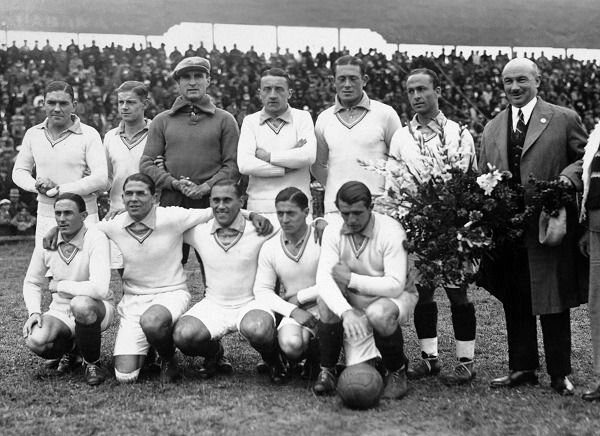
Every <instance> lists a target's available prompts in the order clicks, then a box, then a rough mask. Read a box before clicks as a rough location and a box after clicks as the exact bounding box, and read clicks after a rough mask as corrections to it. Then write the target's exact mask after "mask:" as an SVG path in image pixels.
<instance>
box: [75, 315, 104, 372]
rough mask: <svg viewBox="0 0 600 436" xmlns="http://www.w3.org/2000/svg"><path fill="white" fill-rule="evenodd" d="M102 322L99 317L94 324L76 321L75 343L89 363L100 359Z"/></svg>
mask: <svg viewBox="0 0 600 436" xmlns="http://www.w3.org/2000/svg"><path fill="white" fill-rule="evenodd" d="M101 323H102V320H101V319H97V320H96V322H94V323H92V324H80V323H78V322H75V343H76V344H77V348H79V352H80V353H81V355H82V356H83V359H84V360H85V361H86V362H88V363H94V362H96V361H97V360H98V359H100V343H101V340H102V336H101V332H100V325H101Z"/></svg>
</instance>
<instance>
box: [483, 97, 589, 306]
mask: <svg viewBox="0 0 600 436" xmlns="http://www.w3.org/2000/svg"><path fill="white" fill-rule="evenodd" d="M509 116H510V111H509V109H508V108H507V109H505V110H503V111H502V112H500V113H499V114H498V115H497V116H496V117H495V118H494V119H493V120H491V121H490V122H489V123H488V124H487V125H486V126H485V129H484V131H483V135H482V140H481V150H480V156H479V168H486V167H487V164H488V163H490V164H491V165H494V166H495V167H496V168H498V169H500V170H508V169H509V165H508V150H507V148H508V147H507V145H508V125H509V119H508V117H509ZM586 142H587V133H586V131H585V128H584V127H583V124H582V123H581V119H580V117H579V115H577V113H575V112H574V111H572V110H571V109H567V108H564V107H560V106H556V105H553V104H550V103H547V102H545V101H543V100H542V99H540V98H539V97H538V101H537V103H536V105H535V107H534V109H533V112H532V113H531V117H530V119H529V124H528V127H527V135H526V137H525V143H524V145H523V152H522V154H521V162H520V172H521V174H520V176H521V181H522V184H523V186H524V187H525V191H526V192H525V204H528V202H529V201H530V199H531V193H532V192H533V187H532V186H531V185H530V184H529V183H528V181H529V177H530V175H533V176H534V177H535V178H536V179H540V180H551V179H555V178H557V177H558V176H560V175H564V176H566V177H568V178H569V179H570V180H571V182H572V183H573V185H574V186H575V187H576V188H577V190H578V191H581V190H582V181H581V173H582V169H581V164H582V157H583V150H584V147H585V144H586ZM537 218H538V217H537V216H536V217H535V218H533V219H531V220H530V222H529V223H528V226H527V229H526V231H525V236H524V239H525V246H526V248H527V254H528V258H529V273H530V287H531V300H532V307H533V314H547V313H557V312H562V311H564V310H566V309H567V308H570V307H575V306H578V305H579V304H581V303H584V302H585V301H586V299H587V289H586V287H587V286H586V280H585V271H584V270H582V269H581V266H582V265H585V264H586V261H585V260H584V259H583V258H582V257H580V254H579V250H578V249H577V239H578V236H579V228H578V219H577V210H576V208H575V207H573V208H572V210H568V211H567V236H566V237H565V238H564V240H563V242H562V244H561V245H560V246H558V247H547V246H544V245H541V244H540V243H539V242H538V240H537V235H538V223H537V221H538V219H537ZM507 255H508V256H510V250H509V251H508V252H504V256H507ZM486 268H488V269H489V268H492V269H495V271H488V272H489V273H491V274H488V277H487V279H488V280H487V281H488V287H489V288H490V289H489V290H490V291H491V292H492V293H494V294H497V295H498V296H500V297H501V296H502V295H506V294H507V291H508V290H507V289H503V285H504V283H503V280H502V277H505V276H506V274H507V272H508V271H506V270H503V265H502V260H501V259H499V261H498V262H495V265H493V266H490V265H489V264H488V265H486ZM484 274H486V272H485V271H484Z"/></svg>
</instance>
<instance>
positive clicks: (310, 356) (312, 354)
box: [304, 337, 321, 363]
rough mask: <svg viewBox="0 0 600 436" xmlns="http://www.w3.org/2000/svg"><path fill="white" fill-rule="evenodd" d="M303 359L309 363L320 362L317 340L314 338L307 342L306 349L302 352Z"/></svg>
mask: <svg viewBox="0 0 600 436" xmlns="http://www.w3.org/2000/svg"><path fill="white" fill-rule="evenodd" d="M304 357H305V358H306V359H307V360H308V361H309V362H316V363H318V362H320V360H321V359H320V353H319V340H318V339H317V338H316V337H312V338H310V340H309V341H308V348H307V349H306V351H305V352H304Z"/></svg>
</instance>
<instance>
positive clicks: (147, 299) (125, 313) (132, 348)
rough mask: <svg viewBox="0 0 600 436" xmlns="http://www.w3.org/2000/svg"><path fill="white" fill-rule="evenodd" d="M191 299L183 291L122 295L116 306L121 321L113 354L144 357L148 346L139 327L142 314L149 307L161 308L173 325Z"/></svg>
mask: <svg viewBox="0 0 600 436" xmlns="http://www.w3.org/2000/svg"><path fill="white" fill-rule="evenodd" d="M191 299H192V297H191V295H190V293H189V292H188V291H187V290H185V289H181V290H177V291H171V292H162V293H160V294H150V295H131V294H125V295H123V298H122V299H121V302H120V303H119V305H118V306H117V310H118V312H119V316H120V318H121V320H120V324H119V330H118V331H117V337H116V339H115V351H114V352H113V354H114V355H115V356H122V355H146V353H148V349H149V348H150V344H149V343H148V339H147V338H146V334H145V333H144V331H143V330H142V326H141V325H140V317H141V316H142V315H143V313H144V312H145V311H146V310H148V309H149V308H150V307H151V306H154V305H159V306H163V307H164V308H166V309H167V310H168V311H169V312H170V313H171V318H172V322H173V323H175V321H177V320H178V319H179V317H180V316H181V315H182V314H183V312H185V310H186V309H187V307H188V305H189V304H190V301H191Z"/></svg>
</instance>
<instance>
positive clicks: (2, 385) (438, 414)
mask: <svg viewBox="0 0 600 436" xmlns="http://www.w3.org/2000/svg"><path fill="white" fill-rule="evenodd" d="M32 250H33V243H32V242H27V243H19V244H12V245H0V277H1V278H2V279H1V280H0V434H1V435H29V434H40V435H71V434H78V435H104V434H111V435H137V434H140V435H146V434H168V435H186V434H227V435H229V434H245V435H246V434H252V435H253V434H258V435H271V434H278V435H281V434H294V435H305V434H306V435H308V434H310V435H313V434H318V435H321V434H323V435H340V434H353V435H359V434H360V435H404V434H406V435H412V434H441V435H446V434H449V435H454V434H456V435H465V434H466V435H596V434H599V433H600V403H596V404H594V403H592V404H589V403H586V402H584V401H583V400H581V398H580V394H581V392H582V391H583V390H584V389H585V388H586V387H587V386H588V385H589V384H590V383H591V381H592V377H591V368H592V364H591V353H590V351H589V347H590V335H589V327H588V326H589V323H588V318H587V309H586V308H585V307H581V308H578V309H576V310H573V311H572V331H573V356H572V361H573V375H572V377H571V380H572V381H573V382H574V384H575V386H576V388H577V394H576V395H575V396H574V397H571V398H563V397H560V396H558V395H556V394H554V393H553V391H552V390H551V389H550V387H549V378H548V376H547V375H546V374H545V371H540V376H541V377H540V386H537V387H524V388H518V389H512V390H491V389H490V388H489V387H488V383H489V380H490V379H491V378H492V377H495V376H498V375H501V374H504V372H505V371H507V361H506V360H507V350H506V338H505V330H504V319H503V315H502V307H501V305H500V304H499V303H498V302H497V301H496V300H494V299H493V298H492V297H491V296H489V295H488V294H487V293H486V292H485V291H482V290H475V291H474V292H473V293H472V299H473V301H474V302H475V306H476V310H477V328H478V332H477V337H478V343H477V348H476V369H477V377H476V379H475V380H474V382H473V383H472V384H469V385H467V386H461V387H454V388H449V387H446V386H444V385H443V384H442V383H441V382H440V381H439V380H438V379H437V378H430V379H426V380H420V381H409V386H410V392H409V394H408V395H407V397H406V398H404V399H402V400H399V401H388V400H386V401H382V402H381V404H380V405H379V407H377V408H376V409H373V410H370V411H365V412H357V411H352V410H348V409H345V408H344V407H342V405H341V404H340V401H339V400H338V399H337V398H335V397H330V398H321V397H315V396H314V395H313V394H312V393H311V391H310V388H309V386H308V384H307V383H306V382H304V381H302V380H300V379H294V380H293V381H292V382H290V383H289V384H287V385H285V386H283V387H275V386H272V385H271V384H270V381H269V379H268V377H266V376H260V375H257V374H256V371H255V365H256V363H257V362H258V359H259V357H258V354H257V353H256V352H255V351H253V350H252V349H251V348H250V347H249V346H248V345H247V344H246V343H245V342H244V341H243V340H242V338H241V337H239V336H238V335H230V336H229V337H227V338H226V339H225V341H224V344H225V348H226V352H227V354H228V355H229V357H230V359H231V361H232V363H233V365H234V369H235V372H234V374H233V375H232V376H219V377H216V378H214V379H212V380H209V381H204V380H201V379H200V378H199V377H198V375H197V373H196V371H195V368H197V366H198V364H199V363H200V360H199V359H191V358H188V357H184V356H182V355H180V354H178V356H179V359H180V361H181V364H182V366H183V368H184V369H185V372H184V379H183V380H182V381H181V382H179V383H177V384H173V385H161V384H160V383H159V382H158V379H157V376H156V374H146V375H142V377H141V379H140V381H139V382H138V383H137V384H134V385H119V384H118V383H117V382H116V381H115V379H114V378H113V377H112V376H111V378H109V379H108V380H107V381H106V382H105V383H104V384H102V385H100V386H98V387H89V386H87V385H86V384H85V382H84V381H83V376H82V373H81V372H78V373H75V374H73V375H69V376H66V377H60V378H58V377H55V376H52V375H51V374H50V373H48V372H46V371H45V370H44V369H43V367H42V361H41V359H39V358H38V357H36V356H35V355H33V354H32V353H31V352H29V350H27V349H26V348H25V345H24V341H23V338H22V337H21V329H22V326H23V323H24V322H25V318H26V316H27V313H26V310H25V305H24V303H23V300H22V296H21V285H22V280H23V277H24V275H25V271H26V269H27V265H28V263H29V257H30V254H31V251H32ZM188 275H189V280H190V285H191V288H192V292H193V295H194V300H195V301H197V300H198V299H199V298H200V297H201V295H202V292H201V285H200V283H201V280H200V278H201V277H200V272H199V269H198V268H197V264H196V263H195V261H194V263H193V264H192V265H190V266H189V267H188ZM114 278H115V280H114V281H113V283H112V284H111V286H112V287H113V289H114V290H115V294H116V296H117V297H120V295H121V290H120V284H119V282H118V280H117V279H116V277H115V276H114ZM46 300H47V299H46ZM445 300H446V297H445V295H444V294H443V293H440V294H439V296H438V303H439V306H440V321H439V330H440V338H439V342H440V358H441V359H442V362H443V369H442V371H443V372H444V371H450V370H451V369H452V367H453V365H454V362H455V357H454V339H453V335H452V327H451V324H450V310H449V306H448V303H447V301H445ZM115 332H116V326H114V325H113V326H112V327H111V328H110V329H109V330H108V331H107V332H105V333H104V336H103V345H102V356H103V357H102V361H103V364H104V365H106V366H107V367H110V369H111V371H112V359H111V350H112V347H113V343H114V336H115ZM404 332H405V338H406V351H407V353H408V355H409V358H410V359H411V360H414V359H416V358H418V356H419V349H418V341H417V338H416V335H415V333H414V328H413V326H412V325H411V326H409V327H407V328H405V329H404ZM540 344H541V339H540ZM540 352H542V350H541V346H540ZM541 363H542V369H545V367H544V362H543V361H542V362H541Z"/></svg>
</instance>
